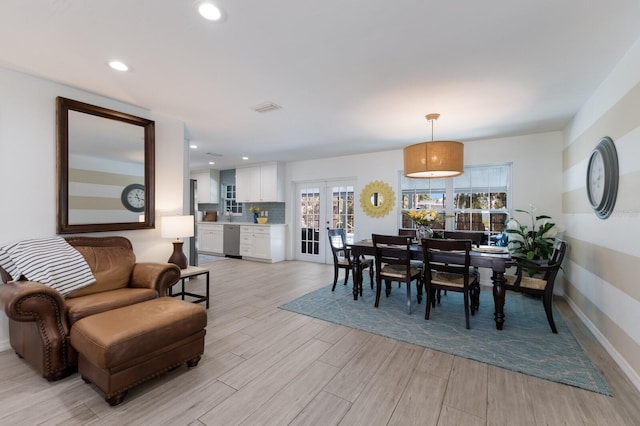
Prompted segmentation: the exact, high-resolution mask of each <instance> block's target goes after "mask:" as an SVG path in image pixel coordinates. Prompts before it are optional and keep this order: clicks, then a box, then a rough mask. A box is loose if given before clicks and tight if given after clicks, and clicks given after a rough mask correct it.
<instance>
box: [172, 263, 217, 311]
mask: <svg viewBox="0 0 640 426" xmlns="http://www.w3.org/2000/svg"><path fill="white" fill-rule="evenodd" d="M198 275H205V276H206V280H207V281H206V293H205V295H202V294H196V293H192V292H188V291H185V289H184V282H185V280H187V279H189V278H193V277H196V276H198ZM180 281H182V288H181V290H180V292H179V293H174V292H173V286H171V287H169V296H172V297H177V296H181V297H182V300H184V297H185V296H189V297H193V298H195V299H194V300H192V302H193V303H200V302H205V306H206V307H207V309H209V270H208V269H207V268H201V267H199V266H191V265H189V266H187V269H181V270H180Z"/></svg>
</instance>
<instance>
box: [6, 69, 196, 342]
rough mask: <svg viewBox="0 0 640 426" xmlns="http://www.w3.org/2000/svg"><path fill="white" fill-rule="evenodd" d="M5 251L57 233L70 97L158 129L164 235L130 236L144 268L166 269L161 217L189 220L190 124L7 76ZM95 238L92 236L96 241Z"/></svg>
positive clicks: (141, 232) (8, 73) (158, 197)
mask: <svg viewBox="0 0 640 426" xmlns="http://www.w3.org/2000/svg"><path fill="white" fill-rule="evenodd" d="M0 93H2V96H0V195H1V196H2V200H3V208H2V209H0V230H1V231H0V245H3V244H7V243H10V242H13V241H17V240H22V239H27V238H43V237H51V236H54V235H55V233H56V194H57V189H56V154H55V153H56V97H57V96H63V97H67V98H71V99H75V100H79V101H82V102H87V103H90V104H94V105H99V106H103V107H106V108H111V109H114V110H118V111H123V112H127V113H130V114H134V115H137V116H141V117H145V118H149V119H152V120H155V122H156V226H157V227H156V229H151V230H137V231H123V232H111V233H99V234H93V235H98V236H104V235H123V236H125V237H127V238H129V239H130V240H131V242H132V243H133V246H134V250H135V252H136V256H137V258H138V260H139V261H159V262H165V261H166V260H167V259H168V258H169V256H170V255H171V252H172V249H173V247H172V245H171V242H170V241H168V240H163V239H161V238H160V232H159V228H158V225H159V221H160V220H161V218H159V217H158V215H161V214H180V213H182V212H183V205H184V203H183V197H184V191H185V184H186V181H185V179H184V176H185V167H184V164H185V163H184V161H183V160H184V158H185V156H186V155H188V153H187V151H186V149H185V144H184V124H183V123H182V122H181V121H179V120H176V119H173V118H170V117H167V116H163V115H161V114H156V113H153V112H151V111H148V110H145V109H143V108H139V107H135V106H132V105H129V104H125V103H121V102H117V101H115V100H113V99H109V98H105V97H102V96H98V95H95V94H91V93H88V92H84V91H81V90H77V89H73V88H70V87H68V86H64V85H61V84H56V83H53V82H50V81H47V80H42V79H39V78H35V77H32V76H29V75H25V74H21V73H17V72H13V71H9V70H5V69H2V68H0ZM89 235H90V234H89ZM8 338H9V336H8V324H7V318H6V316H5V315H4V313H3V314H0V350H4V349H7V348H8V347H9V344H8Z"/></svg>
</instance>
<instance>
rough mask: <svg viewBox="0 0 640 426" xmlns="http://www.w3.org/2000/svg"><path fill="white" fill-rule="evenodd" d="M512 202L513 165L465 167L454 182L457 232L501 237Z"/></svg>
mask: <svg viewBox="0 0 640 426" xmlns="http://www.w3.org/2000/svg"><path fill="white" fill-rule="evenodd" d="M510 199H511V164H500V165H490V166H469V167H465V169H464V174H462V175H461V176H457V177H455V178H453V206H452V207H453V212H452V213H453V215H454V217H455V221H454V229H456V230H460V231H462V230H470V231H485V232H488V233H489V235H492V234H499V233H501V232H502V231H503V230H504V223H505V221H506V220H507V219H508V217H509V213H508V211H507V208H508V204H509V203H510Z"/></svg>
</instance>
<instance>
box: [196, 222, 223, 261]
mask: <svg viewBox="0 0 640 426" xmlns="http://www.w3.org/2000/svg"><path fill="white" fill-rule="evenodd" d="M223 237H224V225H223V224H221V223H220V224H218V223H199V224H198V252H200V253H204V254H219V255H223V254H224V249H223V241H224V240H223Z"/></svg>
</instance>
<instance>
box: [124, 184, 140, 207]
mask: <svg viewBox="0 0 640 426" xmlns="http://www.w3.org/2000/svg"><path fill="white" fill-rule="evenodd" d="M120 200H121V201H122V205H123V206H124V207H125V208H126V209H127V210H130V211H132V212H136V213H142V212H144V185H141V184H139V183H132V184H131V185H127V186H125V188H124V189H123V190H122V195H121V196H120Z"/></svg>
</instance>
